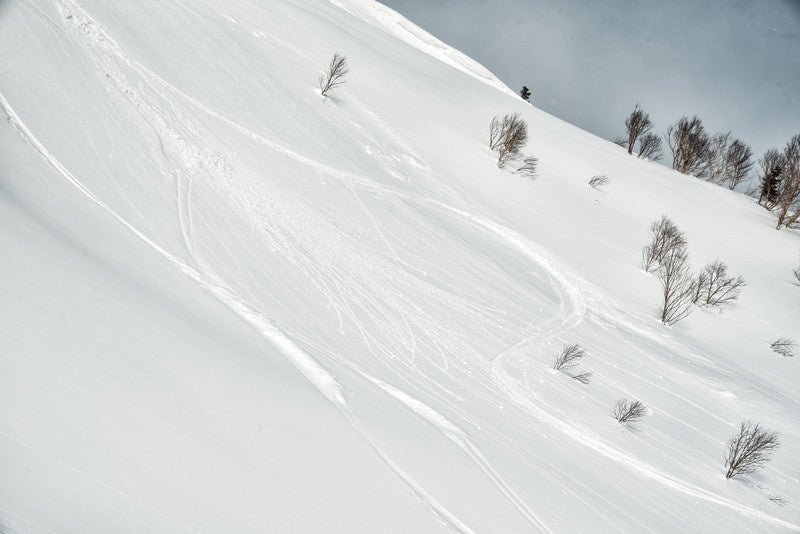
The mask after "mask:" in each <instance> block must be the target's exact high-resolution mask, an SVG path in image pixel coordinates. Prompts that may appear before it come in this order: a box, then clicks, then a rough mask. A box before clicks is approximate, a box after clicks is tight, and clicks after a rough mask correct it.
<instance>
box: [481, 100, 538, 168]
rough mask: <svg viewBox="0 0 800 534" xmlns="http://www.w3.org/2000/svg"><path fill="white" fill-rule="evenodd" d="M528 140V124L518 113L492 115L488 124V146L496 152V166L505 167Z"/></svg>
mask: <svg viewBox="0 0 800 534" xmlns="http://www.w3.org/2000/svg"><path fill="white" fill-rule="evenodd" d="M527 142H528V125H527V124H526V123H525V121H523V120H522V118H521V117H520V116H519V113H514V114H513V115H505V116H504V117H503V118H502V119H499V118H498V117H494V118H493V119H492V122H491V123H490V124H489V148H491V149H492V150H494V151H495V152H497V166H498V167H500V168H502V167H505V166H506V165H507V164H508V162H510V161H512V160H514V159H517V158H518V157H519V152H520V150H522V147H524V146H525V144H526V143H527Z"/></svg>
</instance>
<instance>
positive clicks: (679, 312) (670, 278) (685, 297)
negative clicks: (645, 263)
mask: <svg viewBox="0 0 800 534" xmlns="http://www.w3.org/2000/svg"><path fill="white" fill-rule="evenodd" d="M658 280H659V281H660V282H661V292H662V299H661V322H662V323H664V324H667V325H673V324H675V323H677V322H678V321H680V320H681V319H685V318H686V317H687V316H688V315H689V314H690V313H691V312H692V299H693V297H694V293H695V289H694V281H693V280H692V275H691V274H690V272H689V257H688V256H687V254H686V249H684V248H683V247H677V248H672V249H670V250H669V251H668V252H667V254H666V256H664V258H662V260H661V262H660V263H659V269H658Z"/></svg>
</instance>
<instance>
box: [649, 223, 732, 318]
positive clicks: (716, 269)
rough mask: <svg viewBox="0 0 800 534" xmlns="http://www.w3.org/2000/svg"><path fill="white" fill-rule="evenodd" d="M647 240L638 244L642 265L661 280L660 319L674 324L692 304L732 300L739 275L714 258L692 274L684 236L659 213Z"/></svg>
mask: <svg viewBox="0 0 800 534" xmlns="http://www.w3.org/2000/svg"><path fill="white" fill-rule="evenodd" d="M650 233H651V234H652V237H651V239H650V243H648V244H647V245H645V246H644V247H643V248H642V267H643V268H644V270H645V271H647V272H652V271H654V270H655V271H656V274H657V276H658V280H659V282H660V283H661V292H662V298H661V322H663V323H664V324H668V325H671V324H675V323H676V322H678V321H680V320H681V319H684V318H685V317H687V316H688V315H689V314H690V313H691V312H692V309H693V306H695V305H697V306H702V307H722V306H725V305H727V304H731V303H733V301H735V300H736V299H737V298H739V294H740V293H741V290H742V288H743V287H744V286H745V285H746V283H745V281H744V278H742V277H741V276H731V275H729V274H728V266H727V265H725V264H724V263H723V262H721V261H720V260H714V261H712V262H711V263H709V264H708V265H706V266H705V267H704V268H703V270H702V271H700V272H699V273H698V274H697V275H695V276H693V275H692V273H691V268H690V265H689V255H688V253H687V251H686V246H687V244H686V236H685V235H684V233H683V232H682V231H681V230H680V229H679V228H678V227H677V226H676V225H675V223H673V222H672V221H671V220H670V219H669V217H667V216H666V215H663V216H662V217H661V218H659V219H658V220H656V221H655V222H653V223H652V224H651V225H650Z"/></svg>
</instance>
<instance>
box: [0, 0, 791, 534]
mask: <svg viewBox="0 0 800 534" xmlns="http://www.w3.org/2000/svg"><path fill="white" fill-rule="evenodd" d="M335 51H339V52H342V53H344V54H346V55H347V57H348V59H349V60H350V63H351V73H350V76H349V78H348V82H347V84H346V85H344V86H343V87H341V88H339V89H337V90H336V91H335V92H334V93H333V94H332V96H331V97H330V98H327V99H323V98H321V97H320V95H319V91H318V89H317V87H316V80H317V77H318V75H319V74H320V72H321V69H323V68H324V66H325V65H326V64H327V62H328V60H329V59H330V57H331V56H332V55H333V53H334V52H335ZM590 90H591V88H587V91H590ZM0 105H2V116H3V118H4V119H6V120H4V121H3V123H2V125H0V250H2V251H3V261H1V262H0V325H2V326H1V328H2V330H1V331H0V532H4V533H6V532H9V533H32V532H36V533H38V532H59V533H61V532H76V533H77V532H80V533H86V532H136V533H141V532H159V533H162V532H237V533H238V532H253V533H255V532H259V533H261V532H348V533H350V532H370V533H371V532H447V531H452V530H455V531H462V532H479V533H484V532H485V533H500V532H502V533H512V532H577V531H584V532H620V531H626V532H645V531H660V532H786V531H797V530H800V511H799V510H800V462H798V461H797V459H798V456H800V389H799V388H798V384H799V383H800V358H793V359H792V358H782V357H779V356H778V355H776V354H774V353H773V352H771V351H770V348H769V344H770V342H771V341H772V340H774V339H775V338H777V337H788V338H794V339H798V340H800V285H798V284H796V283H793V282H792V280H793V278H792V275H791V270H792V268H793V267H795V266H797V264H798V260H799V259H800V238H799V237H798V235H796V234H792V233H791V232H786V231H784V232H777V231H775V230H774V229H773V228H774V223H773V221H772V219H771V216H770V215H769V214H768V213H767V212H765V211H764V210H762V209H760V208H759V207H758V206H755V205H754V203H753V202H752V201H750V200H748V199H747V198H745V197H744V196H742V195H739V194H734V193H732V192H730V191H727V190H723V189H722V188H719V187H716V186H713V185H710V184H707V183H705V182H701V181H698V180H695V179H692V178H689V177H686V176H683V175H680V174H677V173H675V172H673V171H670V170H668V169H666V168H665V167H663V166H660V165H657V164H653V163H647V162H642V161H640V160H637V159H635V158H631V157H629V156H628V155H627V154H626V153H625V152H624V151H623V150H621V149H620V148H619V147H616V146H615V145H613V144H611V143H609V142H606V141H604V140H602V139H598V138H596V137H594V136H592V135H590V134H588V133H586V132H583V131H581V130H579V129H577V128H575V127H573V126H571V125H569V124H566V123H564V122H563V121H560V120H558V119H556V118H553V117H551V116H549V115H547V114H545V113H542V112H541V111H539V110H537V109H535V108H534V107H532V106H530V105H528V104H526V103H524V102H523V101H522V100H520V99H519V98H517V97H516V96H514V95H513V92H511V91H510V90H509V89H508V88H505V87H504V86H503V85H502V84H501V83H500V82H499V81H498V80H497V79H496V78H494V77H493V76H492V75H491V74H490V73H489V72H488V71H486V69H484V68H483V67H482V66H480V65H478V64H476V63H475V62H474V61H472V60H470V59H469V58H467V57H465V56H463V55H462V54H460V53H458V52H457V51H455V50H452V49H451V48H449V47H447V46H446V45H444V44H443V43H441V42H439V41H438V40H436V39H435V38H433V37H432V36H430V35H428V34H427V33H425V32H424V31H422V30H420V29H419V28H417V27H415V26H414V25H413V24H411V23H410V22H408V21H407V20H405V19H403V18H402V17H400V16H399V15H397V14H395V13H394V12H392V11H391V10H388V9H387V8H385V7H383V6H380V5H378V4H377V3H375V2H373V1H372V0H230V1H224V2H223V1H219V0H192V1H190V0H173V1H165V2H162V1H156V0H140V1H137V2H123V1H109V0H11V1H10V2H5V3H0ZM510 112H519V113H520V114H521V115H522V117H523V118H524V119H525V120H526V121H527V122H528V124H529V126H530V133H531V140H530V142H529V145H528V149H529V151H530V152H531V153H532V154H534V155H535V156H536V157H538V158H539V172H538V177H537V178H536V179H535V180H527V179H524V178H522V177H520V176H517V175H514V174H511V173H509V172H507V171H503V170H500V169H498V168H497V166H496V164H495V157H494V155H493V154H492V153H491V152H490V151H489V150H488V148H486V130H487V126H488V124H489V121H490V119H491V118H492V116H494V115H497V114H504V113H510ZM595 174H607V175H608V176H609V179H610V184H609V185H608V186H607V187H605V188H604V189H602V190H595V189H592V188H589V187H588V186H587V185H586V183H587V181H588V179H589V178H590V177H591V176H592V175H595ZM662 214H668V215H669V216H670V217H671V218H672V219H673V220H674V221H675V222H676V224H678V226H679V227H680V228H681V229H683V230H684V231H685V232H686V234H687V238H688V242H689V253H690V258H691V261H692V264H693V266H694V267H695V268H699V267H701V266H702V265H703V264H705V263H706V262H707V261H709V260H713V259H715V258H720V259H722V260H724V261H725V262H727V263H728V264H729V266H730V268H731V270H732V271H733V272H734V273H735V274H741V275H743V276H744V278H745V279H746V280H747V283H748V285H747V287H745V288H744V291H743V293H742V296H741V298H740V300H739V302H738V304H737V305H736V306H735V307H733V308H730V309H726V310H725V311H723V312H722V313H719V312H716V311H702V310H698V311H695V312H694V313H693V314H692V315H691V316H690V317H689V318H688V319H686V320H685V321H683V322H680V323H678V324H677V325H675V326H674V327H671V328H670V327H665V326H663V325H662V324H661V323H660V322H659V321H658V301H659V292H660V289H659V284H658V280H657V279H656V278H655V277H654V276H652V275H649V274H646V273H644V272H643V271H642V269H641V266H640V251H641V247H642V245H643V244H644V243H645V242H646V241H647V240H648V227H649V225H650V223H651V221H653V220H654V219H656V218H658V217H659V216H661V215H662ZM566 343H580V344H581V345H582V346H584V347H585V348H586V350H587V354H588V355H587V356H586V358H585V360H584V363H583V364H582V368H583V369H585V370H586V371H590V372H592V373H593V376H592V380H591V382H590V383H589V384H585V385H584V384H581V383H579V382H577V381H575V380H571V379H570V378H569V377H567V376H566V375H564V374H563V373H556V372H554V371H552V370H551V363H552V360H553V358H554V357H555V356H556V355H557V353H558V352H559V351H560V349H561V347H562V345H563V344H566ZM621 397H627V398H636V399H640V400H641V401H642V402H644V403H645V404H646V405H647V406H648V409H649V413H648V415H647V417H645V418H644V420H643V421H642V422H641V423H639V424H638V425H636V426H635V427H626V426H624V425H620V424H618V423H617V422H616V421H615V419H614V418H613V417H612V416H611V405H612V403H613V402H614V401H615V400H617V399H619V398H621ZM744 419H753V420H755V421H758V422H761V423H763V424H764V425H765V426H766V427H767V428H770V429H772V430H776V431H778V432H779V433H780V437H781V441H782V444H781V446H780V448H779V449H777V451H776V452H775V454H774V456H773V461H772V462H771V463H770V464H768V466H767V468H766V469H764V470H763V471H761V472H759V473H758V474H756V475H753V476H750V477H746V478H742V479H734V480H726V479H725V478H724V469H723V456H724V448H725V442H726V440H727V439H728V437H729V436H730V435H731V434H732V433H733V432H734V430H735V429H736V427H737V426H738V424H739V422H740V421H741V420H744ZM770 496H773V499H770V498H769V497H770ZM774 496H779V497H780V498H781V499H775V498H774ZM781 500H782V502H781Z"/></svg>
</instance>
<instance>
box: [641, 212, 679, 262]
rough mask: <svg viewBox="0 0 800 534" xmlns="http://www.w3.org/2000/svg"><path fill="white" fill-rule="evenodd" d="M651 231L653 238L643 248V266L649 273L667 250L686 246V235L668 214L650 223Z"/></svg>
mask: <svg viewBox="0 0 800 534" xmlns="http://www.w3.org/2000/svg"><path fill="white" fill-rule="evenodd" d="M650 232H651V233H652V234H653V238H652V240H651V241H650V243H649V244H647V245H645V246H644V248H643V249H642V267H643V268H644V270H645V271H646V272H648V273H649V272H650V271H651V270H652V269H653V268H654V267H656V266H658V265H659V264H660V263H661V261H662V260H663V258H664V257H665V256H666V254H667V252H669V251H670V250H673V249H676V248H681V249H682V248H685V247H686V236H684V235H683V232H681V231H680V230H679V229H678V227H677V226H675V223H673V222H672V221H671V220H670V218H669V217H667V216H666V215H662V216H661V218H660V219H658V220H657V221H655V222H653V224H651V225H650Z"/></svg>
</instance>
